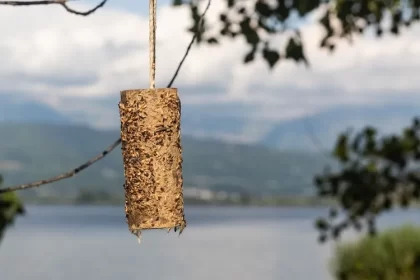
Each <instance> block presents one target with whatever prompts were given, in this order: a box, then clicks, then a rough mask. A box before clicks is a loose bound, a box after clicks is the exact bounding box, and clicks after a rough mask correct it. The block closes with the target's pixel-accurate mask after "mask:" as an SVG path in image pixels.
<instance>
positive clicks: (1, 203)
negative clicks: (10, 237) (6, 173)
mask: <svg viewBox="0 0 420 280" xmlns="http://www.w3.org/2000/svg"><path fill="white" fill-rule="evenodd" d="M2 181H3V178H2V177H1V176H0V183H1V182H2ZM24 212H25V209H24V207H23V204H22V202H21V201H20V200H19V198H18V197H17V195H16V194H15V193H4V194H1V195H0V241H1V240H2V239H3V236H4V233H5V231H6V229H7V228H8V227H10V226H12V225H13V223H14V221H15V219H16V216H17V215H23V214H24Z"/></svg>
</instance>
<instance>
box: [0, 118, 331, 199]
mask: <svg viewBox="0 0 420 280" xmlns="http://www.w3.org/2000/svg"><path fill="white" fill-rule="evenodd" d="M0 135H1V136H2V137H1V138H0V174H3V175H4V178H5V184H6V185H10V184H18V183H25V182H29V181H33V180H39V179H44V178H47V177H51V176H54V175H57V174H59V173H61V172H63V171H67V170H70V169H71V168H74V167H76V166H78V165H79V164H81V163H83V162H85V161H86V160H87V159H88V158H90V157H92V156H95V155H96V154H98V153H100V152H101V151H102V150H103V149H104V148H105V147H106V146H108V145H110V144H111V143H112V142H113V141H114V140H115V139H116V138H117V137H119V131H98V130H94V129H91V128H89V127H85V126H76V125H52V124H50V125H46V124H5V123H0ZM182 143H183V147H184V164H183V166H184V179H185V186H186V187H197V188H208V189H211V190H224V191H228V192H240V193H241V192H242V193H247V194H268V195H270V194H302V193H312V192H313V191H314V188H313V186H312V177H313V175H314V174H315V173H318V172H320V171H322V168H323V167H324V165H325V164H326V159H325V158H324V157H322V156H320V155H319V154H315V153H307V152H293V151H287V152H286V151H283V152H282V151H277V150H273V149H269V148H266V147H262V146H251V145H237V144H226V143H223V142H220V141H216V140H211V141H210V140H196V139H193V138H191V137H188V136H184V137H183V138H182ZM122 185H123V167H122V159H121V150H120V148H117V149H115V150H114V151H113V152H112V153H111V154H110V155H109V156H107V157H106V158H105V159H103V160H101V161H100V162H98V163H96V164H95V165H93V166H92V167H90V168H89V169H88V170H86V171H84V172H82V173H81V174H79V175H77V176H75V177H74V178H71V179H68V180H63V181H61V182H57V183H54V184H51V185H47V186H43V187H42V188H37V189H31V190H28V191H25V192H23V194H24V195H30V196H32V195H35V194H36V195H38V196H73V195H75V194H76V193H78V192H79V190H82V189H89V190H104V191H107V192H109V193H112V194H114V195H120V196H122V195H123V189H122Z"/></svg>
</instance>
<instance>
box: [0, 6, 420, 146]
mask: <svg viewBox="0 0 420 280" xmlns="http://www.w3.org/2000/svg"><path fill="white" fill-rule="evenodd" d="M224 3H225V1H223V0H213V5H212V7H211V8H210V11H209V14H208V20H209V21H210V22H217V21H218V17H217V15H218V12H219V11H220V10H221V9H223V7H224ZM204 4H205V3H203V5H204ZM82 6H83V5H80V4H79V5H78V6H77V7H82ZM189 25H190V15H189V11H188V9H187V8H172V7H169V6H163V7H161V8H160V9H159V11H158V33H157V34H158V35H157V43H158V47H157V86H158V87H165V86H166V83H167V81H169V80H170V78H171V76H172V74H173V72H174V71H175V69H176V67H177V64H178V62H179V60H180V58H181V57H182V56H183V54H184V52H185V48H186V45H187V44H188V43H189V41H190V34H189V33H187V32H186V29H187V27H189ZM0 34H1V36H2V40H1V41H0V92H1V93H2V94H7V93H8V92H12V91H13V92H24V95H25V96H26V97H27V98H31V99H33V98H35V99H37V100H40V101H41V102H44V103H46V104H48V105H50V106H52V107H54V108H57V109H59V110H60V111H62V112H64V113H67V114H69V115H71V116H74V117H75V118H77V119H78V120H82V119H85V120H86V121H87V122H89V123H90V124H92V125H97V126H100V127H106V126H108V125H109V124H112V125H115V124H116V123H118V112H117V107H116V103H117V102H118V98H119V91H120V90H123V89H128V88H145V87H148V66H149V62H148V43H147V41H148V22H147V18H146V17H145V16H144V13H142V14H141V15H138V14H137V12H136V11H134V10H132V11H130V10H129V9H125V10H116V9H113V8H109V7H107V6H105V8H103V9H101V10H99V11H97V12H96V13H95V14H93V15H92V16H90V17H79V16H74V15H71V14H68V13H66V12H65V11H64V10H63V9H61V8H59V7H26V8H12V7H1V9H0ZM419 34H420V26H415V27H413V28H412V29H411V30H410V31H408V32H404V35H402V36H400V37H398V38H397V39H395V37H393V36H386V37H385V38H383V39H381V40H377V39H375V38H373V37H372V36H365V37H364V38H363V39H357V40H355V43H354V44H353V45H349V44H348V43H346V42H341V43H340V44H339V47H338V49H337V50H336V52H335V53H334V54H329V53H328V52H326V51H323V50H320V49H319V48H318V45H319V40H320V38H321V36H322V30H321V29H320V28H318V27H316V26H306V27H304V28H303V37H304V38H305V42H306V51H307V55H308V57H309V60H310V62H311V65H312V66H311V68H310V69H306V68H305V67H304V66H303V65H296V64H294V63H293V62H290V61H281V62H280V64H279V65H278V66H276V68H275V69H274V70H273V71H270V70H268V67H267V66H266V64H265V63H264V62H263V61H262V60H257V61H256V62H254V63H252V64H250V65H247V66H244V65H243V64H242V59H243V56H244V55H245V53H246V51H247V49H248V48H247V46H246V44H245V43H244V42H243V40H242V39H240V40H237V41H234V42H231V41H230V40H224V41H223V43H222V45H221V46H217V47H209V46H200V47H199V48H197V47H195V48H193V49H192V50H191V54H190V56H189V57H188V59H187V61H186V63H185V65H184V67H183V69H182V71H181V73H180V75H179V77H178V80H177V83H176V85H175V86H177V87H178V88H179V92H180V94H181V97H182V102H183V105H186V106H190V107H200V106H202V105H204V104H206V106H207V107H206V108H208V107H209V105H211V104H214V105H215V106H217V105H218V104H225V105H229V104H231V105H232V106H235V104H246V105H247V106H252V108H253V110H252V111H251V112H248V111H243V112H240V113H238V115H239V116H240V117H243V118H246V119H250V120H249V123H248V125H246V126H244V128H243V132H242V134H241V135H237V134H235V135H225V136H226V138H231V139H249V140H255V139H258V138H259V137H260V136H261V135H263V134H264V133H265V132H267V131H269V128H270V126H271V125H274V124H275V123H276V122H278V121H281V120H285V119H291V118H296V117H299V116H303V115H305V114H312V113H314V112H316V111H319V110H324V109H327V108H331V107H334V106H338V105H346V104H366V103H378V102H392V101H393V100H398V99H401V98H406V99H408V100H409V101H407V102H409V103H413V102H417V103H419V104H420V98H419V97H418V96H420V95H419V94H418V91H419V89H420V83H419V82H418V80H419V79H418V75H417V73H418V72H419V70H420V37H419V36H418V35H419ZM277 42H278V43H279V44H282V43H284V37H280V38H278V39H277ZM208 85H216V86H215V90H217V92H214V94H209V93H208V92H207V93H205V94H200V88H203V87H205V86H208ZM187 88H188V91H187V90H186V89H187ZM194 88H196V89H197V90H196V92H194V90H191V89H194ZM183 91H184V93H183ZM107 98H108V99H109V100H113V102H114V101H115V104H114V105H115V106H113V107H110V106H109V103H98V102H97V101H96V100H98V99H101V100H103V99H107ZM247 106H246V107H247ZM110 110H115V111H110ZM230 113H231V112H226V114H230ZM219 114H220V115H223V112H220V113H219ZM262 123H264V125H262ZM244 141H246V140H244Z"/></svg>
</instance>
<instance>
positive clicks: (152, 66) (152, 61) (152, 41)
mask: <svg viewBox="0 0 420 280" xmlns="http://www.w3.org/2000/svg"><path fill="white" fill-rule="evenodd" d="M156 2H157V0H149V75H150V76H149V80H150V88H151V89H154V88H155V78H156Z"/></svg>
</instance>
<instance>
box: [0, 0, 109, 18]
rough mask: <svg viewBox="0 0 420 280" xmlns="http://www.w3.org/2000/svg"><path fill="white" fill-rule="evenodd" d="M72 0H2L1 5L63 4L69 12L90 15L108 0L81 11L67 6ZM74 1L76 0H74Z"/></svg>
mask: <svg viewBox="0 0 420 280" xmlns="http://www.w3.org/2000/svg"><path fill="white" fill-rule="evenodd" d="M70 1H71V0H45V1H0V5H7V6H37V5H54V4H57V5H61V6H62V7H63V8H64V9H66V11H67V12H69V13H72V14H75V15H79V16H88V15H90V14H92V13H94V12H95V11H96V10H97V9H99V8H102V7H103V6H104V5H105V4H106V2H107V1H108V0H102V2H100V3H99V4H98V5H96V6H95V7H93V8H92V9H90V10H88V11H86V12H79V11H76V10H73V9H72V8H70V7H69V6H67V3H68V2H70ZM73 1H74V0H73Z"/></svg>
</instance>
